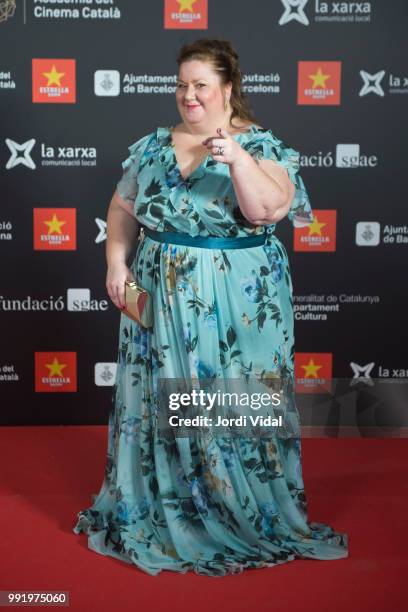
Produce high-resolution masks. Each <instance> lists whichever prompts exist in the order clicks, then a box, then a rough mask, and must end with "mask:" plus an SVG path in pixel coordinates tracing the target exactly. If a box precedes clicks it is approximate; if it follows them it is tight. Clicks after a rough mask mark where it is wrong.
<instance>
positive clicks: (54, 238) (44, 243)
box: [33, 208, 77, 251]
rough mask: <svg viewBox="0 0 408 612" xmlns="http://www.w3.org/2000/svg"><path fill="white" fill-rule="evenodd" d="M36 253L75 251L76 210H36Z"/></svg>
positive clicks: (34, 237) (34, 229)
mask: <svg viewBox="0 0 408 612" xmlns="http://www.w3.org/2000/svg"><path fill="white" fill-rule="evenodd" d="M33 210H34V219H33V240H34V251H75V250H76V248H77V246H76V208H34V209H33Z"/></svg>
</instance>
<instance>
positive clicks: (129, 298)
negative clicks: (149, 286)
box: [122, 281, 153, 327]
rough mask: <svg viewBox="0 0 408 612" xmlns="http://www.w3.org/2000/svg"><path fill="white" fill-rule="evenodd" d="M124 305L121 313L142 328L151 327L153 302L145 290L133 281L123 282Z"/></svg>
mask: <svg viewBox="0 0 408 612" xmlns="http://www.w3.org/2000/svg"><path fill="white" fill-rule="evenodd" d="M125 303H126V306H125V308H124V309H123V310H122V312H123V313H124V314H125V315H126V316H127V317H129V318H130V319H133V321H136V323H139V325H141V326H142V327H152V325H153V301H152V296H151V295H150V293H149V292H148V291H146V289H143V287H139V285H137V284H136V283H135V281H125Z"/></svg>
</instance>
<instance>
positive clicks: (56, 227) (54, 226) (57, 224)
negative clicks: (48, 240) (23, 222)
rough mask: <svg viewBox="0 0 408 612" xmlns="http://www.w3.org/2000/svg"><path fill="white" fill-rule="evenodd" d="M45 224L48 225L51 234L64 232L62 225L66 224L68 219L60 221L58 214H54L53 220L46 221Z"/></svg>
mask: <svg viewBox="0 0 408 612" xmlns="http://www.w3.org/2000/svg"><path fill="white" fill-rule="evenodd" d="M44 223H45V225H48V233H49V234H62V231H61V226H62V225H65V223H66V221H58V217H57V215H56V214H54V215H52V219H51V221H44Z"/></svg>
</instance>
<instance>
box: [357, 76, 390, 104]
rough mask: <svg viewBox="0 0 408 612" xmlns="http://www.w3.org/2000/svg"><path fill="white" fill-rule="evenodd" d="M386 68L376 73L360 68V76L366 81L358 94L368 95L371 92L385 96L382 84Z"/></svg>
mask: <svg viewBox="0 0 408 612" xmlns="http://www.w3.org/2000/svg"><path fill="white" fill-rule="evenodd" d="M384 75H385V70H380V72H377V73H376V74H370V73H369V72H366V71H365V70H360V76H361V78H362V79H363V81H364V84H363V86H362V88H361V89H360V91H359V93H358V95H359V96H360V97H362V96H366V95H367V94H369V93H373V94H377V96H381V97H384V95H385V94H384V90H383V88H382V87H381V85H380V81H381V79H383V78H384Z"/></svg>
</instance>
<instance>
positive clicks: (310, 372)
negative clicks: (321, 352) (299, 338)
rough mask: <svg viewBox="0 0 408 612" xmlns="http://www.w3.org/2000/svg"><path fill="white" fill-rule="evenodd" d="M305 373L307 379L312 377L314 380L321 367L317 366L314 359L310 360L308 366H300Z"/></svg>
mask: <svg viewBox="0 0 408 612" xmlns="http://www.w3.org/2000/svg"><path fill="white" fill-rule="evenodd" d="M300 367H301V368H302V369H303V370H304V372H305V378H308V377H309V376H312V377H313V378H317V373H318V371H319V370H320V369H321V367H322V366H321V365H317V364H315V362H314V360H313V358H310V359H309V363H307V364H306V365H302V366H300Z"/></svg>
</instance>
